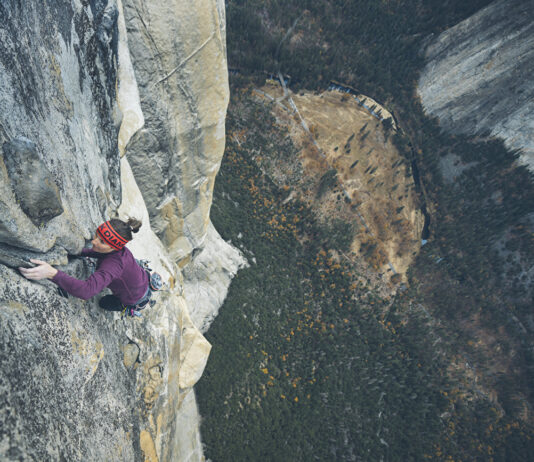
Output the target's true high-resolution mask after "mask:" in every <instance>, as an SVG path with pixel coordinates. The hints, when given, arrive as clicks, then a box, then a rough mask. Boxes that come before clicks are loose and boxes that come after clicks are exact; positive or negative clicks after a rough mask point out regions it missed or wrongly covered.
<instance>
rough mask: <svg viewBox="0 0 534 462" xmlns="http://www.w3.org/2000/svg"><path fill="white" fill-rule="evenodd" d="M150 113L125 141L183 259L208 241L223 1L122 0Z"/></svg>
mask: <svg viewBox="0 0 534 462" xmlns="http://www.w3.org/2000/svg"><path fill="white" fill-rule="evenodd" d="M123 3H124V12H125V18H126V25H127V30H128V41H129V44H130V51H131V56H132V62H133V66H134V70H135V74H136V78H137V83H138V86H139V93H140V97H141V109H142V111H143V114H144V117H145V125H144V127H143V129H141V130H140V131H138V132H137V133H136V134H135V135H134V137H133V139H132V140H131V141H130V143H129V145H128V147H127V155H128V158H129V159H130V162H131V164H132V169H133V172H134V175H135V177H136V179H137V182H138V184H139V187H140V188H141V191H142V193H143V196H144V197H145V200H146V202H147V206H148V210H149V213H150V218H151V221H152V223H153V226H154V229H155V231H156V233H157V234H158V236H159V237H160V238H161V239H162V241H163V243H164V244H165V245H166V246H167V247H168V248H169V250H170V251H171V253H172V254H173V256H175V257H176V258H177V259H180V260H184V259H187V258H189V257H190V256H191V253H192V252H193V250H194V249H196V248H199V247H201V246H202V244H203V242H204V239H205V237H206V233H207V229H208V223H209V209H210V205H211V197H212V190H213V183H214V180H215V175H216V174H217V171H218V169H219V164H220V161H221V157H222V154H223V152H224V135H225V133H224V117H225V115H226V107H227V105H228V92H229V90H228V72H227V66H226V45H225V20H224V4H223V2H221V1H213V0H202V1H201V2H197V3H195V5H194V6H192V5H191V4H190V3H189V2H184V1H183V0H172V1H168V2H163V3H162V2H155V1H152V0H123Z"/></svg>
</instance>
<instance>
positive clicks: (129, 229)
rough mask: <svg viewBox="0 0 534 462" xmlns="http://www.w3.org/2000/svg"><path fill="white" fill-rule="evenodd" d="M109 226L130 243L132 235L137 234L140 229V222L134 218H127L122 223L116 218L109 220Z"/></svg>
mask: <svg viewBox="0 0 534 462" xmlns="http://www.w3.org/2000/svg"><path fill="white" fill-rule="evenodd" d="M109 224H110V225H111V226H113V229H114V230H115V231H117V232H118V233H119V234H120V235H121V236H122V237H123V238H124V239H126V240H127V241H131V240H132V239H133V236H132V233H137V232H138V231H139V228H141V225H142V223H141V221H139V220H137V219H136V218H129V219H128V221H122V220H119V219H118V218H112V219H111V220H109Z"/></svg>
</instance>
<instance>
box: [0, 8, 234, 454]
mask: <svg viewBox="0 0 534 462" xmlns="http://www.w3.org/2000/svg"><path fill="white" fill-rule="evenodd" d="M125 3H126V7H127V8H126V11H127V15H124V14H123V9H122V4H121V1H120V0H54V1H52V2H20V1H16V0H3V1H2V2H1V3H0V460H1V461H4V460H5V461H20V460H24V461H45V460H46V461H48V460H68V461H69V462H70V461H84V462H85V461H87V460H91V461H107V460H109V461H143V460H150V461H186V460H187V461H201V460H203V454H202V445H201V439H200V433H199V427H200V418H199V416H198V411H197V408H196V403H195V397H194V392H193V386H194V384H195V383H196V382H197V381H198V380H199V379H200V377H201V375H202V372H203V370H204V366H205V364H206V361H207V358H208V355H209V351H210V348H211V346H210V344H209V343H208V342H207V341H206V339H205V338H204V337H203V336H202V334H201V333H200V332H199V330H198V329H197V327H195V325H194V323H193V321H192V320H191V317H190V314H189V310H190V309H191V308H192V311H193V312H195V311H198V309H197V306H199V305H203V306H204V305H205V306H208V307H209V312H210V313H211V312H212V311H215V312H216V310H217V308H218V306H213V305H214V304H215V305H216V304H217V302H221V303H222V299H223V298H224V294H225V293H226V289H227V286H228V284H229V283H230V279H231V275H232V274H233V273H235V271H237V265H238V262H241V257H240V256H239V253H238V252H237V251H235V249H232V248H231V247H230V246H228V245H227V244H225V243H223V242H222V241H221V240H220V239H219V238H218V237H217V236H218V235H217V234H216V232H215V231H214V230H213V229H212V228H210V222H209V208H210V206H211V196H212V189H213V183H214V179H215V175H216V173H217V171H218V167H219V162H220V159H221V156H222V153H223V150H224V116H225V114H226V106H227V103H228V82H227V73H226V51H225V36H224V3H223V2H222V1H221V0H201V1H200V2H198V3H196V4H194V7H193V4H191V3H190V2H189V3H186V2H184V1H177V0H175V1H174V0H173V1H171V2H156V1H155V0H154V1H150V2H149V1H146V2H145V1H141V0H139V1H133V0H127V1H126V2H125ZM125 16H126V18H127V21H126V23H125V21H124V19H125ZM125 24H126V26H125ZM126 31H127V33H126ZM127 34H128V40H129V41H130V45H129V46H128V43H127V38H126V35H127ZM130 55H131V56H133V58H134V59H133V62H134V64H135V72H136V73H137V74H138V75H139V76H140V81H141V87H140V89H138V88H137V82H136V78H135V76H134V75H133V68H132V65H131V64H132V63H131V61H130ZM144 60H146V62H145V61H144ZM139 90H141V91H139ZM139 94H140V95H141V104H139ZM140 106H142V109H143V110H145V111H146V112H147V115H146V116H145V115H144V114H143V112H142V111H141V107H140ZM119 107H120V109H121V110H119ZM121 111H122V113H121ZM143 121H146V125H145V127H144V128H143V129H141V130H140V131H137V130H139V129H140V127H141V126H142V125H143ZM136 131H137V132H136ZM132 135H133V138H132ZM125 146H127V149H125ZM125 152H126V154H127V155H126V156H124V157H122V158H121V156H120V153H125ZM130 159H131V161H132V164H133V165H134V171H135V173H136V175H137V179H138V181H139V183H140V186H141V189H142V192H143V194H141V191H140V190H139V187H138V184H137V183H136V179H135V178H134V175H133V173H132V169H131V168H130V164H129V162H128V161H129V160H130ZM143 196H145V197H143ZM145 198H146V202H148V205H149V209H147V207H146V205H145ZM149 211H150V214H149ZM149 215H150V216H149ZM111 216H119V217H120V218H123V219H124V218H126V217H128V216H134V217H136V218H140V219H142V221H143V226H142V228H141V230H140V232H139V233H138V234H136V236H135V239H134V240H133V241H132V242H130V243H129V244H128V247H129V248H130V249H131V250H132V252H133V253H134V255H135V256H136V257H138V258H147V259H149V260H150V262H151V264H152V267H153V268H154V269H156V270H157V271H158V272H159V273H160V274H161V275H162V276H163V278H164V280H165V281H166V290H164V291H161V292H159V293H158V294H157V296H156V300H157V304H156V306H155V307H153V308H151V309H149V310H146V311H145V312H144V313H143V317H142V318H140V319H131V318H124V319H122V318H121V316H120V314H119V313H108V312H104V311H102V310H101V309H100V308H99V307H98V300H99V298H100V296H101V295H104V294H105V293H106V292H104V294H100V295H98V296H95V297H93V298H92V299H91V300H88V301H82V300H78V299H75V298H73V297H69V298H65V297H63V296H61V295H60V294H59V293H58V291H57V287H56V286H55V285H54V284H53V283H52V282H50V281H46V280H45V281H37V282H32V281H28V280H26V279H24V278H23V277H22V276H21V275H20V274H19V273H18V271H17V269H16V268H17V267H19V266H31V265H32V264H31V263H29V261H28V260H29V259H30V258H38V259H41V260H45V261H47V262H49V263H51V264H53V265H56V266H58V267H59V269H62V270H64V271H65V272H67V273H68V274H70V275H72V276H74V277H78V278H79V279H85V278H87V277H89V275H90V272H91V267H90V266H89V264H88V262H87V261H86V260H85V259H79V258H75V257H74V255H72V254H77V253H79V251H80V250H81V248H82V247H83V246H84V245H85V244H86V243H87V240H88V239H90V238H91V237H92V235H93V233H94V230H95V228H96V226H98V225H99V224H100V223H101V222H102V221H103V220H104V219H108V218H110V217H111ZM151 220H153V221H154V223H155V230H156V231H157V232H158V235H159V236H160V237H161V240H160V239H159V238H158V236H157V235H156V234H155V233H154V232H153V230H152V228H151ZM208 229H211V230H212V233H211V236H212V237H213V236H215V237H216V238H215V239H211V240H210V239H208V240H207V241H209V242H208V244H209V245H208V246H207V247H208V248H207V250H206V251H204V252H197V253H198V254H199V255H200V256H201V258H199V260H198V262H197V264H196V265H195V266H192V267H191V271H190V272H189V273H188V274H189V276H190V277H189V279H188V281H189V283H193V284H195V287H201V286H202V287H203V291H198V290H197V291H196V296H194V297H193V298H192V299H191V300H192V301H191V303H192V304H194V305H196V306H193V307H188V306H187V301H186V298H185V296H184V292H185V291H186V290H187V287H186V286H187V284H186V283H185V282H184V277H183V275H182V272H181V270H180V268H179V266H178V264H177V263H179V264H180V266H182V267H183V266H185V265H186V264H187V263H188V262H190V261H191V257H192V255H193V250H194V249H197V248H199V247H201V246H202V245H203V243H204V241H205V240H206V235H207V232H208ZM162 241H163V242H162ZM221 248H222V249H224V258H221V259H219V260H217V261H216V262H215V263H213V264H211V263H210V256H212V257H213V256H216V255H217V254H218V253H219V249H221ZM232 258H233V259H234V260H235V261H232ZM232 268H233V269H232ZM205 278H207V279H209V281H210V284H212V285H213V286H214V287H216V290H215V292H213V291H209V290H204V285H203V284H204V281H203V279H205ZM221 294H222V295H221ZM204 295H206V297H207V298H208V300H206V301H204V300H203V299H202V297H203V296H204ZM214 300H215V301H214ZM202 316H205V313H204V311H200V312H199V313H197V316H196V317H197V318H199V317H200V318H202ZM210 316H211V314H210ZM202 319H203V318H202Z"/></svg>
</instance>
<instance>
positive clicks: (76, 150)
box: [0, 0, 120, 252]
mask: <svg viewBox="0 0 534 462" xmlns="http://www.w3.org/2000/svg"><path fill="white" fill-rule="evenodd" d="M116 16H117V7H116V4H115V2H114V1H111V0H110V1H109V2H102V1H91V2H78V1H75V0H72V1H70V0H57V1H54V2H19V1H14V0H4V1H2V2H1V4H0V43H1V45H2V46H1V47H0V82H1V85H0V146H2V150H1V152H0V154H1V155H0V241H1V242H3V243H5V244H7V245H11V246H15V247H22V248H26V249H30V250H33V251H37V252H46V251H47V250H49V249H51V248H52V247H53V246H54V245H58V246H62V247H64V248H66V249H67V250H69V251H71V252H77V251H79V250H80V248H81V247H82V246H83V245H84V243H85V239H87V238H89V237H90V235H91V234H90V233H91V232H92V230H93V229H94V227H95V225H97V224H98V223H99V222H100V221H101V219H102V217H105V216H107V215H109V213H110V211H111V210H112V209H113V208H114V207H116V206H117V205H118V203H119V202H120V179H119V156H118V150H117V128H118V125H119V123H120V113H119V111H118V110H117V105H116V95H115V83H116V82H115V80H116V65H115V64H116V63H115V58H116V40H117V27H116ZM22 140H24V141H22ZM23 143H25V147H24V146H23ZM32 172H33V174H34V175H36V176H37V177H33V178H30V177H29V175H31V174H32ZM26 176H28V179H29V180H35V181H34V182H35V183H39V182H40V183H39V185H37V184H35V185H32V184H31V183H32V182H31V181H28V182H22V179H23V178H24V177H26ZM36 188H37V189H36ZM23 189H25V190H23ZM45 200H46V202H45Z"/></svg>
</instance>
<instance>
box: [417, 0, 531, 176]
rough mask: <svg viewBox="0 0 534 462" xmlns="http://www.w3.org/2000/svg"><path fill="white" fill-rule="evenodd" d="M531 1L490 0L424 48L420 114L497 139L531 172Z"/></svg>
mask: <svg viewBox="0 0 534 462" xmlns="http://www.w3.org/2000/svg"><path fill="white" fill-rule="evenodd" d="M533 11H534V0H496V1H495V2H493V3H492V4H490V5H489V6H487V7H486V8H484V9H482V10H481V11H479V12H478V13H476V14H475V15H473V16H471V17H470V18H468V19H466V20H464V21H463V22H461V23H460V24H458V25H456V26H454V27H452V28H450V29H448V30H446V31H445V32H443V33H442V34H441V35H439V36H438V37H436V38H435V39H434V40H432V41H431V43H430V44H429V45H428V47H427V48H426V51H425V57H426V66H425V68H424V70H423V72H422V74H421V77H420V80H419V88H418V91H419V95H420V97H421V100H422V103H423V106H424V108H425V110H426V111H427V112H428V113H429V114H431V115H433V116H436V117H438V118H439V121H440V125H441V126H442V127H443V128H445V129H446V130H447V131H449V132H452V133H457V134H487V133H490V134H491V135H493V136H497V137H500V138H502V139H503V140H504V141H505V144H506V145H507V146H508V147H509V148H511V149H519V150H521V152H522V156H521V160H522V161H523V162H524V163H526V164H527V165H528V166H529V168H530V169H531V170H534V80H533V79H532V75H533V72H534V21H533Z"/></svg>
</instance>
